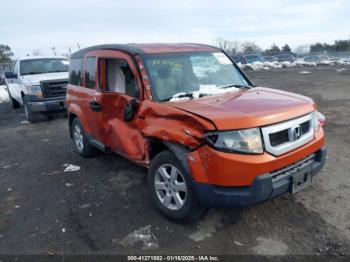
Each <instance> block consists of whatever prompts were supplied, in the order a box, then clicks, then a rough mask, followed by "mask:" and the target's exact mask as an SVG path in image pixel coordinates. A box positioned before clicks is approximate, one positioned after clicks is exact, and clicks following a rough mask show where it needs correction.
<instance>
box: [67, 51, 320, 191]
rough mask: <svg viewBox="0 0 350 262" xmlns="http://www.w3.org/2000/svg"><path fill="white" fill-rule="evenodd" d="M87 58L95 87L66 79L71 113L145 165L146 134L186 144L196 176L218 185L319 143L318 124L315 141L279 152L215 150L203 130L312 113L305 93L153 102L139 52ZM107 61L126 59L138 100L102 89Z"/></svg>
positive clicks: (244, 178) (247, 179)
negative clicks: (128, 116) (128, 114)
mask: <svg viewBox="0 0 350 262" xmlns="http://www.w3.org/2000/svg"><path fill="white" fill-rule="evenodd" d="M130 46H131V47H134V48H139V49H140V50H141V51H142V52H143V53H145V54H148V53H149V54H154V53H169V52H187V51H191V52H192V51H210V52H213V51H215V52H217V51H218V50H217V49H216V48H214V47H209V46H205V45H191V44H186V45H155V44H146V45H136V44H132V45H130ZM89 56H95V57H96V58H97V62H96V86H95V88H92V89H88V88H85V87H79V86H75V85H71V84H69V86H68V89H67V108H68V112H69V113H71V114H74V115H76V116H77V117H79V119H80V120H81V122H82V125H83V128H84V130H85V132H86V133H87V134H88V135H90V136H92V137H93V138H94V139H96V140H97V141H99V142H100V143H102V144H103V145H105V146H106V147H108V148H109V149H110V150H112V151H114V152H116V153H118V154H121V155H123V156H125V157H127V158H129V159H130V160H132V161H134V162H136V163H139V164H141V165H143V166H146V167H147V166H148V165H149V160H150V159H149V154H150V152H149V150H150V145H149V139H150V138H156V139H158V140H160V141H167V142H173V143H176V144H180V145H183V146H184V147H186V148H188V150H189V153H188V155H187V163H188V166H189V168H190V171H191V175H192V177H193V179H194V180H195V181H197V182H203V183H210V184H214V185H222V186H248V185H250V184H251V183H252V182H253V181H254V179H255V177H256V176H259V175H262V174H264V173H268V172H271V171H274V170H276V169H279V168H282V167H284V166H287V165H289V164H291V163H294V162H296V161H298V160H300V159H302V158H304V157H306V156H308V155H310V154H312V153H314V152H316V151H317V150H319V149H320V148H322V147H323V145H324V134H323V130H322V129H320V130H319V131H318V132H317V133H316V134H315V139H314V140H312V141H311V142H309V143H308V144H306V145H304V146H302V147H300V148H298V149H295V150H293V151H290V152H288V153H286V154H284V155H281V156H278V157H275V156H273V155H271V154H269V153H266V152H264V153H263V154H261V155H243V154H237V153H224V152H220V151H217V150H215V149H213V148H211V147H209V146H208V145H207V144H206V139H205V138H204V134H205V132H207V131H217V130H233V129H241V128H250V127H260V126H264V125H270V124H273V123H278V122H281V121H285V120H288V119H292V118H296V117H299V116H301V115H305V114H307V113H310V112H312V111H313V110H315V108H316V106H315V104H314V102H313V101H312V100H311V99H308V98H306V97H303V96H299V95H296V94H291V93H287V92H283V91H278V90H274V89H268V88H252V89H250V90H244V89H242V90H241V91H239V92H236V93H231V94H225V95H217V96H209V97H204V98H201V99H197V100H188V101H180V102H163V103H158V102H155V101H153V100H154V99H153V96H152V91H151V87H150V83H149V81H148V77H147V74H146V71H145V69H144V65H143V63H142V56H141V55H139V54H131V53H129V52H127V51H122V50H109V49H108V48H104V49H101V50H92V51H89V52H87V53H86V54H85V55H84V57H83V59H85V58H86V57H89ZM106 58H117V59H123V60H125V61H126V62H127V63H128V65H129V67H130V69H131V71H132V74H133V75H134V77H135V80H136V83H137V88H138V94H139V97H137V98H133V97H131V96H128V95H126V94H120V93H113V92H106V85H107V84H106V83H107V80H106V79H105V78H104V77H101V79H99V77H100V76H99V73H98V71H99V70H105V68H106V63H105V62H104V60H103V59H106ZM83 71H84V70H83ZM83 82H85V76H84V74H83ZM132 99H136V101H137V104H138V110H137V113H136V115H135V117H134V119H133V120H132V121H125V120H124V119H123V115H124V109H125V107H126V106H127V105H128V104H129V103H130V101H131V100H132ZM91 102H96V103H98V104H99V105H101V107H102V109H101V111H100V112H94V111H92V110H91V107H90V103H91Z"/></svg>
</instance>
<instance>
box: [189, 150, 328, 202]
mask: <svg viewBox="0 0 350 262" xmlns="http://www.w3.org/2000/svg"><path fill="white" fill-rule="evenodd" d="M326 151H327V150H326V148H322V149H320V150H318V151H317V152H315V153H314V154H312V155H310V156H309V157H308V158H306V160H303V161H300V162H297V163H295V164H294V165H293V164H292V165H290V166H287V167H285V168H283V169H281V170H278V171H276V172H273V173H268V174H263V175H260V176H257V177H256V178H255V180H254V182H253V184H252V185H251V186H244V187H225V186H215V185H211V184H207V183H199V182H195V181H193V187H194V190H195V194H196V196H197V199H198V201H199V202H200V203H201V205H202V206H204V207H239V206H250V205H254V204H257V203H261V202H264V201H267V200H269V199H272V198H275V197H277V196H279V195H281V194H283V193H286V192H290V191H291V188H292V184H293V183H292V177H293V176H295V175H298V174H302V173H303V172H305V170H306V168H307V169H308V170H310V168H311V172H312V173H311V174H312V177H313V176H315V175H316V174H317V173H318V172H319V171H320V170H321V168H322V167H323V166H324V163H325V159H326ZM311 157H312V161H311Z"/></svg>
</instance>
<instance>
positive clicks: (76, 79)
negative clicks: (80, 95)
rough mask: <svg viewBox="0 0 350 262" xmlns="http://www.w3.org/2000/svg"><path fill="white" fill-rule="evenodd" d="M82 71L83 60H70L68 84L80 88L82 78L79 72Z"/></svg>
mask: <svg viewBox="0 0 350 262" xmlns="http://www.w3.org/2000/svg"><path fill="white" fill-rule="evenodd" d="M82 71H83V59H81V58H79V59H71V60H70V65H69V83H70V84H72V85H77V86H81V85H82V77H81V72H82Z"/></svg>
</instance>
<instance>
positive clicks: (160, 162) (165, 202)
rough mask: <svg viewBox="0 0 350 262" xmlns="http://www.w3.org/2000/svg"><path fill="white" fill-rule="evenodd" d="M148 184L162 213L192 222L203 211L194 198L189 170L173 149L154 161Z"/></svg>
mask: <svg viewBox="0 0 350 262" xmlns="http://www.w3.org/2000/svg"><path fill="white" fill-rule="evenodd" d="M148 187H149V189H150V191H151V194H152V199H153V201H154V202H155V204H156V206H157V207H158V209H159V210H160V212H161V213H162V214H163V215H164V216H165V217H167V218H169V219H171V220H173V221H175V222H180V223H187V222H190V221H192V220H194V219H196V218H198V217H199V216H200V215H201V214H202V213H203V211H204V208H203V207H201V206H200V205H199V203H198V201H197V199H196V198H195V195H194V192H193V190H192V185H191V178H190V176H189V174H188V172H187V171H186V170H185V168H184V167H183V166H182V164H181V163H180V161H179V160H178V159H177V157H176V156H175V155H174V154H173V153H172V152H171V151H168V150H167V151H163V152H161V153H159V154H158V155H157V156H155V158H154V159H153V160H152V162H151V165H150V168H149V171H148Z"/></svg>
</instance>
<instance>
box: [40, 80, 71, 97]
mask: <svg viewBox="0 0 350 262" xmlns="http://www.w3.org/2000/svg"><path fill="white" fill-rule="evenodd" d="M67 84H68V80H63V81H47V82H46V81H45V82H41V86H42V89H43V94H44V97H59V96H65V95H66V87H67Z"/></svg>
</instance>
